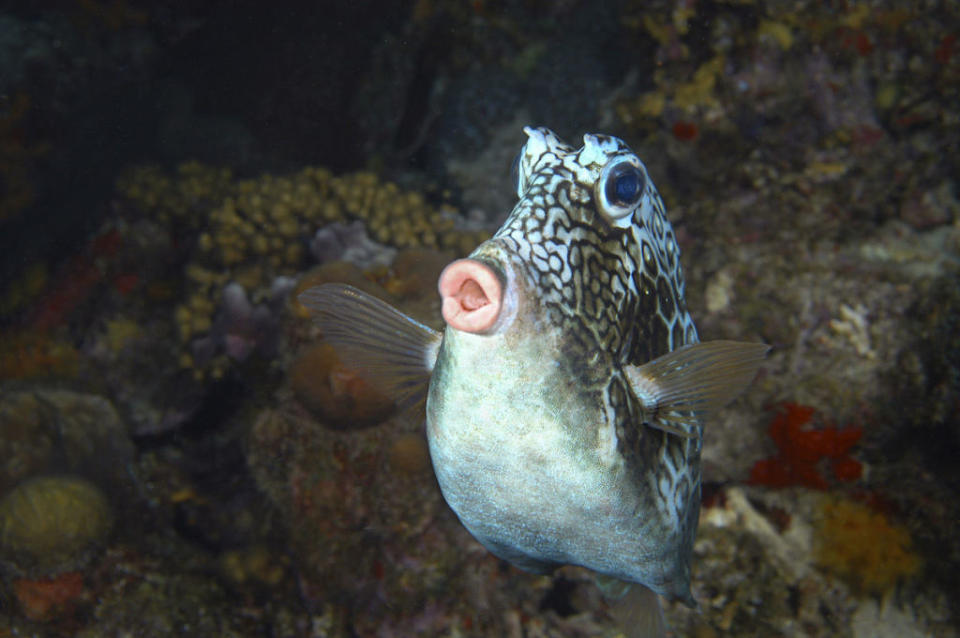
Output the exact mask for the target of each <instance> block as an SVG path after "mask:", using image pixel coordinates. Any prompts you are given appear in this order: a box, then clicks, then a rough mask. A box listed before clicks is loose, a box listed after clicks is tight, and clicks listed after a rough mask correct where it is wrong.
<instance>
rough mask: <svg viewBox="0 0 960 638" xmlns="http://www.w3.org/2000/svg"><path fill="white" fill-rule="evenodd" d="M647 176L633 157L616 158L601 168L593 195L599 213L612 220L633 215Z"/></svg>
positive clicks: (641, 195)
mask: <svg viewBox="0 0 960 638" xmlns="http://www.w3.org/2000/svg"><path fill="white" fill-rule="evenodd" d="M646 185H647V174H646V172H644V170H643V168H642V167H641V166H640V162H639V160H637V159H636V158H635V157H622V158H617V159H614V160H613V161H611V162H610V163H608V164H607V165H606V166H604V167H603V170H602V171H601V172H600V179H599V180H597V184H596V187H595V191H596V192H595V194H596V195H597V201H598V203H599V206H600V210H601V212H603V213H604V214H605V215H606V216H607V217H609V218H610V219H612V220H620V219H624V218H627V217H629V216H630V215H632V214H633V211H634V208H635V207H636V205H637V204H638V203H639V202H640V199H641V198H642V197H643V192H644V189H645V188H646Z"/></svg>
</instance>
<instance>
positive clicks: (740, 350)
mask: <svg viewBox="0 0 960 638" xmlns="http://www.w3.org/2000/svg"><path fill="white" fill-rule="evenodd" d="M769 351H770V346H768V345H767V344H765V343H743V342H739V341H705V342H702V343H695V344H691V345H687V346H683V347H682V348H677V349H676V350H674V351H673V352H669V353H667V354H665V355H663V356H662V357H657V358H656V359H654V360H653V361H649V362H647V363H645V364H643V365H642V366H633V365H628V366H624V373H625V374H626V376H627V379H628V381H629V382H630V386H631V388H632V389H633V392H634V395H635V396H636V397H637V398H638V399H639V400H640V401H641V403H642V404H643V409H644V412H645V413H646V414H647V415H650V417H651V418H650V421H649V425H650V426H651V427H654V428H658V429H660V430H664V431H666V432H670V433H673V434H676V435H678V436H684V437H688V438H689V437H694V436H697V435H698V433H699V431H700V429H699V428H700V426H702V425H703V422H704V421H706V420H709V418H710V417H711V416H712V415H714V414H715V413H716V412H717V410H719V409H720V408H722V407H723V406H724V405H726V404H727V403H729V402H730V401H732V400H733V399H734V398H736V397H737V395H739V394H740V393H741V392H743V391H744V390H745V389H746V388H747V386H748V385H750V383H751V381H753V378H754V377H755V376H756V374H757V370H759V369H760V364H761V363H762V362H763V359H764V358H765V357H766V356H767V352H769Z"/></svg>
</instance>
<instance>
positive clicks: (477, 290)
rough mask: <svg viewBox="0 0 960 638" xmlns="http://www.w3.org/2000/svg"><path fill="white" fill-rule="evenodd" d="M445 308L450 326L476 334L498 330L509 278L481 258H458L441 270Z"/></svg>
mask: <svg viewBox="0 0 960 638" xmlns="http://www.w3.org/2000/svg"><path fill="white" fill-rule="evenodd" d="M437 288H438V290H439V291H440V297H441V299H442V305H441V312H442V314H443V320H444V321H445V322H446V323H447V325H448V326H450V327H452V328H455V329H457V330H461V331H463V332H470V333H473V334H490V333H492V332H495V331H496V330H497V329H498V327H500V324H501V323H502V319H503V318H504V314H505V313H504V312H503V311H504V307H505V304H504V296H505V295H504V290H505V278H504V276H503V275H502V274H501V273H500V272H499V269H498V268H495V267H494V266H492V265H490V264H489V263H485V262H484V261H480V260H479V259H471V258H467V259H458V260H456V261H454V262H451V263H450V264H448V265H447V267H446V268H444V269H443V272H442V273H440V280H439V282H438V283H437Z"/></svg>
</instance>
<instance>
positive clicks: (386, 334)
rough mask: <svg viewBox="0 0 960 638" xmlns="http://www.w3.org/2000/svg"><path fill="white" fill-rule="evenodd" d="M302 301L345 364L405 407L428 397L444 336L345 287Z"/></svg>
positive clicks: (321, 290)
mask: <svg viewBox="0 0 960 638" xmlns="http://www.w3.org/2000/svg"><path fill="white" fill-rule="evenodd" d="M299 300H300V303H302V304H303V305H304V306H305V307H306V308H307V309H308V310H309V311H310V313H311V314H312V315H313V318H314V320H315V321H316V322H317V324H318V325H319V326H320V328H321V329H322V330H323V336H324V338H325V339H326V340H327V341H329V342H330V343H331V344H333V346H334V347H335V348H336V350H337V353H338V354H339V355H340V358H341V359H342V361H343V362H344V363H346V364H348V365H351V366H355V367H356V368H357V369H358V370H361V371H362V372H363V373H364V374H365V375H366V376H368V377H370V378H371V380H373V381H375V382H376V383H377V384H378V386H379V387H380V388H381V389H382V390H384V391H385V392H387V393H388V394H389V395H390V397H391V398H392V399H393V400H394V401H396V402H397V405H398V406H399V407H400V408H401V409H408V408H410V407H413V406H415V405H417V404H419V403H421V402H422V401H424V400H425V399H426V393H427V386H428V384H429V382H430V373H431V371H432V370H433V365H434V363H435V362H436V359H437V352H438V351H439V347H440V341H441V340H442V336H441V334H440V333H439V332H437V331H436V330H433V329H431V328H429V327H428V326H425V325H423V324H422V323H420V322H419V321H416V320H414V319H412V318H411V317H408V316H407V315H405V314H403V313H402V312H400V311H399V310H397V309H396V308H394V307H393V306H391V305H390V304H388V303H386V302H384V301H381V300H380V299H377V298H376V297H373V296H371V295H368V294H367V293H365V292H362V291H360V290H358V289H356V288H354V287H353V286H348V285H346V284H323V285H321V286H316V287H314V288H310V289H308V290H306V291H304V292H302V293H301V294H300V296H299Z"/></svg>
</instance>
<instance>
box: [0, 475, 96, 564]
mask: <svg viewBox="0 0 960 638" xmlns="http://www.w3.org/2000/svg"><path fill="white" fill-rule="evenodd" d="M112 527H113V512H112V508H111V507H110V504H109V502H108V501H107V498H106V496H105V495H104V494H103V492H101V491H100V489H99V488H97V487H96V486H95V485H94V484H92V483H90V482H89V481H86V480H83V479H81V478H78V477H75V476H41V477H37V478H33V479H30V480H29V481H26V482H25V483H22V484H20V485H18V486H17V487H15V488H14V489H12V490H11V491H9V492H7V494H6V495H5V496H4V497H3V499H2V500H0V567H2V570H3V571H4V572H5V573H6V574H7V575H11V574H13V575H17V576H21V577H30V578H37V577H47V576H51V575H56V574H59V573H62V572H65V571H72V570H75V569H77V568H78V567H82V566H85V565H86V564H87V563H88V562H89V561H90V560H91V559H92V557H93V556H95V555H96V552H97V551H98V550H101V549H103V546H104V545H105V544H106V541H107V536H108V534H109V533H110V530H111V528H112Z"/></svg>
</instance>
